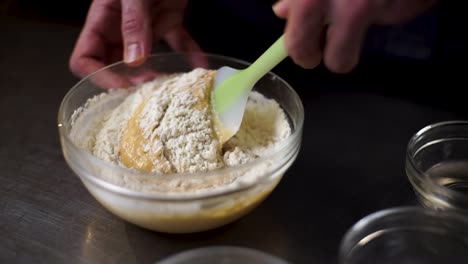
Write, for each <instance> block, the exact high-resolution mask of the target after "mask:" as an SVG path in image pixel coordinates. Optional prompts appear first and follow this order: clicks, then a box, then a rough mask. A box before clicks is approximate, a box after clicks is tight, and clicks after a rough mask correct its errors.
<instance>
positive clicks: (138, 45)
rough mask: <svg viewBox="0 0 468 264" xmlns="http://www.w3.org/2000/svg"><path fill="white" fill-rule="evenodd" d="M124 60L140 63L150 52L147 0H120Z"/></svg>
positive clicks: (149, 22)
mask: <svg viewBox="0 0 468 264" xmlns="http://www.w3.org/2000/svg"><path fill="white" fill-rule="evenodd" d="M121 5H122V37H123V42H124V61H125V63H127V64H129V65H131V66H137V65H140V64H142V63H143V62H144V61H145V60H146V58H147V57H148V55H149V54H150V53H151V44H152V41H151V38H152V30H151V16H150V13H149V0H121Z"/></svg>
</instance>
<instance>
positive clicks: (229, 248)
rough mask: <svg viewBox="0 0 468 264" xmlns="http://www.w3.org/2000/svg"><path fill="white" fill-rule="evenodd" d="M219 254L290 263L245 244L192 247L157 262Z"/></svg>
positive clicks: (274, 263) (164, 263) (172, 262)
mask: <svg viewBox="0 0 468 264" xmlns="http://www.w3.org/2000/svg"><path fill="white" fill-rule="evenodd" d="M219 255H225V256H228V257H232V256H243V257H246V258H248V259H261V260H263V261H268V263H272V264H289V262H288V261H286V260H285V259H282V258H280V257H278V256H276V255H273V254H270V253H267V252H265V251H261V250H259V249H255V248H250V247H244V246H234V245H214V246H206V247H195V248H192V249H187V250H184V251H181V252H178V253H175V254H172V255H169V256H168V257H165V258H164V259H162V260H160V261H157V262H156V263H155V264H177V263H186V262H187V261H189V260H192V259H200V258H201V259H205V260H206V259H207V258H208V259H210V258H213V257H217V256H219Z"/></svg>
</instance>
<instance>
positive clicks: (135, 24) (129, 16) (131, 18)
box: [122, 8, 143, 34]
mask: <svg viewBox="0 0 468 264" xmlns="http://www.w3.org/2000/svg"><path fill="white" fill-rule="evenodd" d="M142 30H143V21H142V20H141V19H139V17H138V16H137V12H136V11H135V10H134V9H132V8H128V9H126V10H125V11H124V14H123V16H122V33H124V34H133V33H136V32H140V31H142Z"/></svg>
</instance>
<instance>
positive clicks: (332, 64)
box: [324, 0, 374, 73]
mask: <svg viewBox="0 0 468 264" xmlns="http://www.w3.org/2000/svg"><path fill="white" fill-rule="evenodd" d="M331 10H332V14H331V15H332V20H333V22H332V23H331V25H330V26H329V28H328V32H327V39H326V46H325V51H324V62H325V65H326V66H327V68H328V69H330V70H331V71H333V72H336V73H347V72H349V71H351V70H352V69H353V68H354V67H355V66H356V65H357V63H358V61H359V57H360V54H361V47H362V43H363V41H364V37H365V34H366V31H367V27H368V25H369V23H370V20H371V17H370V16H371V15H372V11H373V10H374V8H373V6H371V5H370V1H368V0H353V1H350V0H335V1H334V3H333V8H332V9H331Z"/></svg>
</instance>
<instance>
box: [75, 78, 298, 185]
mask: <svg viewBox="0 0 468 264" xmlns="http://www.w3.org/2000/svg"><path fill="white" fill-rule="evenodd" d="M214 74H215V72H214V71H209V70H205V69H195V70H193V71H191V72H189V73H184V74H177V75H171V76H165V77H160V78H157V79H156V80H154V81H152V82H148V83H145V84H143V85H142V86H141V87H139V88H138V89H136V90H135V91H113V92H109V93H104V94H101V95H97V96H95V97H94V98H92V99H90V100H89V101H88V103H87V104H86V105H85V106H83V107H82V108H80V109H77V111H75V114H74V116H73V118H72V119H73V123H72V130H71V133H70V135H71V137H72V139H73V140H74V141H75V142H76V143H77V144H78V145H79V146H80V147H83V148H84V149H86V150H87V151H89V152H91V153H92V154H93V155H95V156H96V157H98V158H100V159H102V160H105V161H110V162H113V163H116V164H119V165H120V166H123V167H130V168H134V169H138V170H142V171H148V172H154V173H160V174H167V173H181V172H188V173H193V172H200V171H212V170H215V169H218V168H223V167H231V166H236V165H240V164H244V163H247V162H250V161H252V160H255V159H256V158H258V157H261V156H263V155H265V154H266V153H268V152H270V151H272V150H273V149H274V148H275V147H276V145H277V144H279V143H280V142H281V141H282V140H284V139H285V138H287V137H288V136H289V135H290V134H291V129H290V126H289V123H288V121H287V118H286V115H285V113H284V112H283V110H282V109H281V108H280V106H279V105H278V103H277V102H276V101H274V100H271V99H267V98H266V97H264V96H263V95H262V94H260V93H258V92H252V93H251V95H250V97H249V101H248V103H247V106H246V110H245V114H244V119H243V122H242V125H241V128H240V130H239V131H238V133H237V134H236V135H235V136H234V137H233V138H231V139H230V140H229V141H228V142H226V143H225V144H224V146H220V144H219V142H218V140H217V137H216V134H215V132H214V129H213V127H212V121H211V120H212V119H211V118H212V116H211V106H210V104H209V102H210V99H209V96H210V93H211V85H212V81H213V78H214ZM103 177H104V176H103ZM238 177H240V176H239V174H236V175H223V176H221V175H220V176H217V177H204V178H199V177H198V178H197V177H190V179H187V178H188V177H187V176H186V177H185V178H181V177H178V176H176V175H171V177H163V178H160V177H153V178H159V180H158V184H157V186H154V185H155V184H148V182H147V181H148V179H142V178H138V177H134V178H132V177H131V176H128V175H122V174H118V175H117V174H116V175H106V176H105V178H106V180H110V181H111V182H113V183H117V184H119V185H121V186H123V187H127V188H130V189H134V190H140V191H159V192H161V191H162V192H179V191H197V190H198V191H202V190H203V189H207V188H213V187H216V186H221V185H228V184H230V183H232V182H234V181H236V180H237V178H238ZM151 180H152V179H151Z"/></svg>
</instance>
